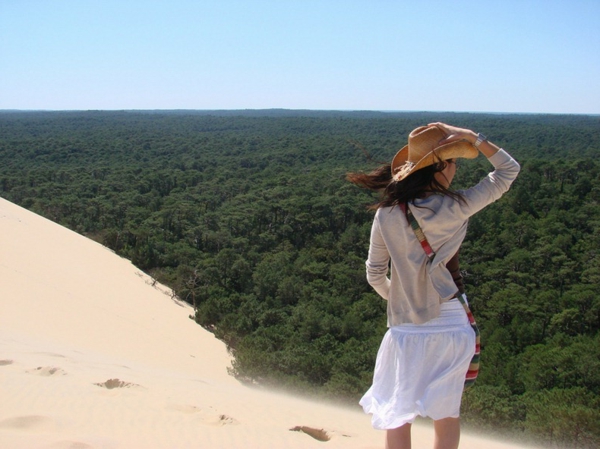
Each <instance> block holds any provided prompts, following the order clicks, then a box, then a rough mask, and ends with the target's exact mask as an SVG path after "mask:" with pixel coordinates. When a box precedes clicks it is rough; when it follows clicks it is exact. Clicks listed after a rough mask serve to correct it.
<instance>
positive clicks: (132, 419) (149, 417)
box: [0, 198, 515, 449]
mask: <svg viewBox="0 0 600 449" xmlns="http://www.w3.org/2000/svg"><path fill="white" fill-rule="evenodd" d="M192 313H193V311H192V309H191V308H190V307H189V306H187V305H186V304H183V303H181V302H179V301H177V300H176V299H174V298H172V296H171V292H170V290H169V289H168V288H166V287H164V286H162V285H160V284H155V283H154V282H153V281H152V279H151V278H149V277H148V276H147V275H145V274H144V273H142V272H140V270H138V269H137V268H135V267H134V266H133V265H132V264H131V263H130V262H129V261H127V260H124V259H122V258H120V257H119V256H117V255H115V254H114V253H112V252H111V251H110V250H108V249H106V248H104V247H103V246H101V245H99V244H97V243H95V242H93V241H91V240H89V239H86V238H84V237H82V236H80V235H78V234H76V233H74V232H71V231H69V230H67V229H65V228H63V227H61V226H59V225H57V224H55V223H52V222H50V221H48V220H46V219H44V218H42V217H39V216H37V215H35V214H33V213H31V212H29V211H27V210H25V209H22V208H20V207H18V206H16V205H14V204H12V203H9V202H7V201H5V200H4V199H1V198H0V448H4V449H20V448H27V449H31V448H56V449H67V448H70V449H86V448H97V449H100V448H106V449H113V448H126V449H137V448H140V449H142V448H144V449H151V448H165V449H174V448H212V449H216V448H285V449H294V448H313V447H314V448H317V447H318V448H338V447H339V448H341V447H344V448H364V449H367V448H377V447H383V433H382V432H378V431H375V430H373V429H372V428H371V427H370V421H369V417H368V416H366V415H364V414H363V413H362V412H361V411H360V409H359V408H358V407H356V409H351V410H349V409H342V408H337V407H334V406H331V405H327V404H320V403H314V402H309V401H307V400H302V399H298V398H293V397H287V396H284V395H280V394H275V393H269V392H265V391H258V390H255V389H250V388H247V387H245V386H243V385H241V384H239V383H238V382H237V381H236V380H235V379H233V378H232V377H230V376H229V375H228V374H227V367H228V366H229V364H230V357H229V355H228V353H227V351H226V349H225V346H224V345H223V344H222V343H221V342H220V341H218V340H217V339H215V338H214V337H213V335H212V334H210V333H209V332H207V331H205V330H204V329H202V328H201V327H200V326H198V325H197V324H195V323H194V322H193V321H192V320H191V319H190V318H189V316H190V315H191V314H192ZM290 429H296V431H293V430H290ZM322 437H326V438H329V440H328V441H326V442H324V441H320V440H319V439H320V438H322ZM414 438H415V441H414V444H413V447H415V448H419V447H431V446H432V441H433V436H432V432H431V430H430V429H429V428H428V427H427V426H416V428H415V430H414ZM461 447H463V448H486V449H504V448H509V447H515V446H513V445H510V444H507V443H502V442H495V441H487V440H484V439H482V438H479V437H475V436H469V435H466V436H464V437H463V443H462V445H461Z"/></svg>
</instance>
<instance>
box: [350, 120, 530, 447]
mask: <svg viewBox="0 0 600 449" xmlns="http://www.w3.org/2000/svg"><path fill="white" fill-rule="evenodd" d="M479 152H481V153H482V154H483V155H484V156H485V157H487V158H488V160H489V161H490V162H491V164H492V165H493V166H494V168H495V170H494V171H493V172H491V173H489V174H488V175H487V177H485V178H484V179H483V180H481V181H480V182H479V184H477V185H476V186H474V187H471V188H469V189H467V190H462V191H457V192H455V191H452V190H450V185H451V183H452V179H453V178H454V174H455V173H456V169H457V167H456V162H457V159H459V158H474V157H477V155H478V154H479ZM519 169H520V167H519V164H518V163H517V162H516V161H515V160H514V159H513V158H512V157H511V156H510V155H508V154H507V153H506V152H505V151H504V150H501V149H500V148H498V147H497V146H496V145H494V144H493V143H491V142H489V141H488V140H487V139H486V138H485V136H483V135H482V134H476V133H474V132H473V131H471V130H468V129H463V128H457V127H455V126H450V125H446V124H444V123H432V124H429V125H428V126H423V127H420V128H417V129H415V130H414V131H412V132H411V133H410V136H409V138H408V145H406V146H405V147H404V148H402V149H401V150H400V151H399V152H398V153H397V154H396V156H395V157H394V159H393V161H392V163H391V164H388V165H384V166H382V167H379V168H378V169H376V170H375V171H373V172H371V173H368V174H364V173H352V174H349V175H348V179H349V180H350V181H351V182H353V183H354V184H357V185H359V186H362V187H366V188H368V189H371V190H375V191H379V192H382V198H381V200H380V202H379V203H378V204H376V205H375V206H374V207H373V208H374V209H376V210H377V212H376V214H375V219H374V221H373V226H372V230H371V241H370V247H369V256H368V259H367V262H366V266H367V280H368V282H369V284H371V286H372V287H373V288H374V289H375V291H376V292H377V293H378V294H379V295H380V296H381V297H383V298H384V299H386V300H387V301H388V303H387V318H388V327H389V329H388V331H387V333H386V335H385V336H384V338H383V341H382V343H381V347H380V348H379V352H378V354H377V362H376V366H375V373H374V376H373V385H372V386H371V388H370V389H369V390H368V391H367V393H366V394H365V395H364V396H363V398H362V399H361V401H360V404H361V405H362V407H363V409H364V410H365V412H367V413H370V414H372V415H373V416H372V424H373V427H375V428H377V429H385V430H386V431H387V432H386V447H387V448H388V449H396V448H402V449H407V448H410V447H411V437H410V429H411V424H412V422H413V421H414V420H415V418H416V417H417V416H428V417H430V418H432V419H433V421H434V430H435V443H434V448H435V449H456V448H457V447H458V443H459V438H460V423H459V418H458V417H459V411H460V402H461V398H462V392H463V389H464V384H465V375H466V373H467V370H468V369H469V364H470V362H471V359H472V358H473V355H474V353H475V332H474V331H473V328H472V327H471V326H470V324H469V320H468V318H467V314H466V313H465V309H464V308H463V305H462V304H461V303H460V302H459V300H458V299H457V297H458V295H459V294H460V293H462V292H463V289H462V278H461V276H460V270H459V269H458V250H459V248H460V245H461V243H462V241H463V239H464V237H465V234H466V230H467V221H468V219H469V217H470V216H471V215H473V214H475V213H476V212H478V211H479V210H481V209H482V208H484V207H485V206H487V205H488V204H490V203H492V202H493V201H496V200H497V199H498V198H500V197H501V196H502V194H503V193H504V192H506V191H507V190H508V188H509V187H510V184H511V183H512V181H513V180H514V179H515V178H516V176H517V174H518V172H519ZM405 205H406V206H405ZM403 208H404V209H405V210H403ZM407 213H408V214H407ZM410 213H412V215H413V217H414V220H416V223H417V225H416V226H417V227H420V229H421V230H422V232H423V234H424V236H425V239H426V242H425V243H429V245H430V247H431V249H432V251H430V254H427V253H426V246H424V244H423V243H421V241H420V240H419V238H418V237H417V233H416V232H415V229H413V228H414V227H415V224H414V223H413V226H411V224H410V222H409V220H410V215H409V214H410ZM417 232H418V229H417ZM421 240H422V239H421ZM388 273H389V277H388ZM463 298H464V296H463Z"/></svg>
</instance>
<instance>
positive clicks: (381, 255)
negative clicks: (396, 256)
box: [366, 214, 390, 300]
mask: <svg viewBox="0 0 600 449" xmlns="http://www.w3.org/2000/svg"><path fill="white" fill-rule="evenodd" d="M389 263H390V254H389V252H388V250H387V247H386V245H385V242H384V240H383V237H382V235H381V229H380V227H379V220H378V216H377V214H376V215H375V220H373V226H372V227H371V241H370V245H369V257H368V259H367V262H366V266H367V282H368V283H369V284H370V285H371V287H373V288H374V289H375V291H376V292H377V293H378V294H379V295H380V296H381V297H382V298H383V299H386V300H387V299H388V298H389V292H390V280H389V278H388V277H387V274H388V269H389Z"/></svg>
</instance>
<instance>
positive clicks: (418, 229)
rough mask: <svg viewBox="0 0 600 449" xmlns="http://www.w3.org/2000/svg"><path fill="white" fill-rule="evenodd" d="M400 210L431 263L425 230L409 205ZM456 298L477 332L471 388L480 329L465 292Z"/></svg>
mask: <svg viewBox="0 0 600 449" xmlns="http://www.w3.org/2000/svg"><path fill="white" fill-rule="evenodd" d="M400 209H402V211H403V212H404V214H405V215H406V219H407V220H408V222H409V223H410V227H411V228H412V229H413V231H415V235H416V236H417V238H418V239H419V242H420V243H421V246H422V247H423V250H424V251H425V254H426V255H427V257H428V258H429V260H430V261H431V260H432V259H433V258H434V257H435V252H434V251H433V249H432V248H431V245H429V242H428V241H427V238H426V237H425V234H424V233H423V230H422V229H421V227H420V226H419V223H418V222H417V219H416V218H415V216H414V215H413V214H412V212H411V211H410V208H409V207H408V204H407V203H401V204H400ZM455 282H456V281H455ZM456 297H457V298H458V300H459V301H460V303H461V304H462V306H463V308H464V309H465V313H466V314H467V318H468V320H469V324H470V325H471V327H472V328H473V331H474V332H475V354H474V355H473V358H472V359H471V364H470V365H469V370H468V371H467V375H466V377H465V386H466V387H469V386H471V385H473V384H474V383H475V379H476V378H477V376H478V374H479V353H480V336H479V328H478V327H477V323H476V322H475V317H474V316H473V313H471V309H470V308H469V303H468V302H467V295H465V294H464V292H460V293H459V294H457V295H456Z"/></svg>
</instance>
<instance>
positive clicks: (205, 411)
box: [167, 405, 239, 426]
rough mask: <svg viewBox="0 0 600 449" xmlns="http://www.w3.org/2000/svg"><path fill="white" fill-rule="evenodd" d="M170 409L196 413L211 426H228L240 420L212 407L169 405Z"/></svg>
mask: <svg viewBox="0 0 600 449" xmlns="http://www.w3.org/2000/svg"><path fill="white" fill-rule="evenodd" d="M167 408H169V409H170V410H175V411H177V412H181V413H185V414H189V415H195V416H197V417H198V418H199V419H200V421H201V422H202V423H203V424H208V425H211V426H228V425H235V424H239V421H238V420H237V419H235V418H232V417H231V416H228V415H224V414H222V413H219V412H217V411H216V410H215V409H214V408H212V407H210V406H209V407H206V408H200V407H196V406H194V405H169V406H167Z"/></svg>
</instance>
